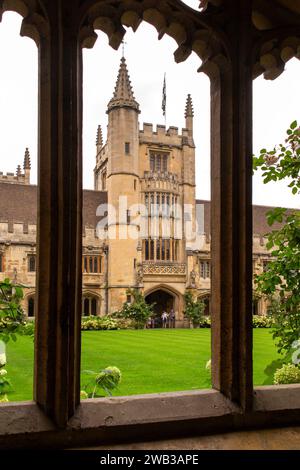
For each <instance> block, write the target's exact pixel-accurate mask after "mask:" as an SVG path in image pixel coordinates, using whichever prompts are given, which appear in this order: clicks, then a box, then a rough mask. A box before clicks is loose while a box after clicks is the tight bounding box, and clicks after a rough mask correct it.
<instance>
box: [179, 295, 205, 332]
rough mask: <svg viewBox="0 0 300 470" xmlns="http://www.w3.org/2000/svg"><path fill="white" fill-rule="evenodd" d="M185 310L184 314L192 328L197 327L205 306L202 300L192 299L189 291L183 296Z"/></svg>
mask: <svg viewBox="0 0 300 470" xmlns="http://www.w3.org/2000/svg"><path fill="white" fill-rule="evenodd" d="M184 301H185V310H184V314H185V315H186V317H187V318H188V319H189V320H190V321H191V322H192V323H193V326H194V328H195V327H197V326H199V325H200V323H201V321H202V319H203V315H204V310H205V304H204V302H203V300H198V299H194V297H193V294H192V293H191V292H190V291H187V292H185V294H184Z"/></svg>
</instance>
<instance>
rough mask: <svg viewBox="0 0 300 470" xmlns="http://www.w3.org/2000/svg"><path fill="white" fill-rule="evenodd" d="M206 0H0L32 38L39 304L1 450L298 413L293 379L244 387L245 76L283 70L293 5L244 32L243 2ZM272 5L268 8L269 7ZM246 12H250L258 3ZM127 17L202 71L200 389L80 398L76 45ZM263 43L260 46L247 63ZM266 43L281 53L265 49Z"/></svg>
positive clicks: (174, 432)
mask: <svg viewBox="0 0 300 470" xmlns="http://www.w3.org/2000/svg"><path fill="white" fill-rule="evenodd" d="M136 3H137V2H136ZM213 3H214V4H213V6H211V4H210V2H209V4H208V9H207V12H204V14H203V15H200V14H199V12H198V13H197V12H193V11H192V10H191V9H190V8H188V7H187V6H185V5H184V4H182V3H181V2H178V1H177V0H168V4H170V5H171V4H172V6H173V7H174V8H170V9H169V10H168V9H165V8H164V7H161V5H160V2H158V3H157V4H155V7H154V8H152V9H150V11H149V8H148V6H147V2H138V6H139V8H138V9H137V11H133V10H129V8H135V6H132V5H134V4H132V5H131V4H130V7H129V6H128V4H127V2H125V0H124V2H123V1H122V0H120V1H119V2H116V6H115V5H111V8H110V9H107V10H105V11H104V12H103V11H102V9H101V8H102V6H103V2H101V1H97V0H94V1H93V0H82V1H80V2H78V3H75V2H70V1H68V0H61V1H60V2H57V3H56V2H55V3H54V2H53V1H52V0H51V1H50V0H39V1H38V2H35V1H32V0H18V2H16V1H15V0H5V1H3V0H0V14H2V11H3V10H4V11H6V10H14V11H17V12H18V13H20V14H21V15H22V16H23V17H24V20H23V23H22V29H21V34H22V35H26V36H28V37H31V38H32V39H34V40H35V41H36V43H37V45H38V46H39V194H38V207H39V210H38V244H37V246H38V265H39V271H38V279H37V294H36V295H37V312H42V313H41V314H40V315H39V314H38V315H37V316H38V318H37V322H36V338H35V345H34V346H35V369H34V399H35V402H27V403H8V404H0V413H1V420H0V445H2V444H3V445H4V446H5V448H14V449H16V448H18V447H19V448H25V447H28V448H29V447H38V446H44V447H46V446H47V447H54V448H57V447H67V446H73V447H74V446H76V445H80V446H84V445H85V444H92V443H96V444H99V442H101V443H103V442H108V441H121V440H138V439H139V440H140V439H143V440H145V439H153V438H154V439H159V438H170V437H172V436H180V435H187V434H190V435H191V434H196V433H197V434H199V433H208V432H210V433H212V432H220V431H224V430H227V431H228V430H233V429H242V428H249V427H252V428H254V427H262V426H266V425H268V426H274V425H277V426H279V425H286V424H296V423H299V421H300V393H299V392H300V386H299V385H287V386H278V387H274V386H272V387H268V386H265V387H255V388H253V383H252V328H251V323H252V318H251V300H252V269H251V267H252V201H251V179H252V164H251V163H252V162H251V155H252V147H251V146H252V122H251V121H252V80H253V77H256V76H258V75H259V74H261V73H265V75H266V77H267V78H271V79H272V78H276V76H278V75H279V74H280V73H281V72H282V70H283V68H284V64H283V59H282V57H283V56H284V57H288V58H291V57H292V56H293V55H295V54H296V51H297V47H298V45H296V48H295V38H296V42H297V40H298V36H299V22H298V23H297V24H295V23H294V22H293V20H294V19H295V21H296V20H297V21H298V20H299V15H297V14H296V13H295V14H293V13H292V12H289V11H288V10H285V13H286V14H285V16H284V17H281V16H280V15H278V18H277V19H278V25H279V26H278V28H277V29H276V31H275V32H274V31H273V30H268V28H266V31H265V30H264V29H263V28H260V29H259V28H258V29H256V30H255V35H253V24H252V13H253V12H252V3H251V2H250V0H238V1H237V2H213ZM119 4H120V5H121V6H122V8H123V9H122V8H121V9H119V7H118V5H119ZM219 5H220V6H219ZM114 8H118V10H115V9H114ZM218 8H221V9H222V11H221V12H220V13H221V15H220V23H218V29H216V27H215V24H216V23H215V21H214V14H215V13H216V14H217V13H218ZM256 8H259V2H258V3H257V6H256ZM58 10H59V11H58ZM272 10H273V14H274V15H276V14H277V13H278V10H277V8H276V5H275V3H274V8H273V9H272ZM105 14H106V15H111V17H109V18H107V17H105ZM125 14H126V15H125ZM103 15H104V16H103ZM120 15H123V16H120ZM124 15H125V16H124ZM66 17H68V18H69V21H68V22H67V23H66V22H64V21H62V18H66ZM254 17H255V21H256V22H259V21H263V18H262V17H263V15H261V16H259V11H258V16H257V15H256V12H254ZM223 19H225V25H224V24H223V23H222V21H223ZM140 20H146V21H148V22H149V23H151V24H153V25H154V26H155V27H156V28H157V29H158V31H163V30H164V29H165V30H166V31H167V32H171V34H173V36H174V37H175V40H176V41H177V43H178V45H179V46H178V49H177V50H176V51H175V59H176V61H178V62H179V61H182V60H185V59H186V57H187V56H188V55H189V53H190V52H191V51H192V50H194V51H195V52H196V53H197V54H198V56H199V57H200V58H201V59H202V65H201V67H200V69H199V70H200V71H202V72H205V73H206V74H207V75H208V76H209V77H210V80H211V104H212V106H211V110H212V115H211V124H212V125H211V150H212V152H211V154H212V164H211V167H212V172H211V173H212V205H211V207H212V268H213V269H212V307H211V308H212V384H213V389H212V390H199V391H192V392H190V391H187V392H176V393H164V394H153V395H149V396H132V397H126V400H124V398H122V397H120V398H118V397H116V398H110V399H105V398H102V399H95V400H85V401H83V402H82V403H80V399H79V394H80V320H81V289H82V282H81V281H82V269H81V263H82V223H81V222H82V220H81V212H82V211H81V209H82V187H81V181H82V175H81V166H82V165H81V164H82V155H81V139H82V54H81V47H92V46H93V45H94V43H95V40H96V34H95V32H94V28H96V27H97V28H100V29H102V30H105V32H106V33H107V35H108V36H109V43H110V45H111V46H112V47H115V48H118V47H119V45H120V42H121V40H122V38H123V36H124V33H125V30H124V28H123V26H122V22H123V23H124V24H128V25H129V26H131V27H132V28H136V27H137V26H138V24H139V22H140ZM108 24H109V25H110V26H109V27H108V26H107V25H108ZM70 25H72V26H73V28H72V27H70ZM51 27H52V28H54V30H55V34H51ZM76 28H77V29H76ZM280 28H281V29H280ZM168 29H169V31H168ZM76 31H78V34H77V33H76ZM212 31H213V33H214V34H212ZM232 31H234V34H232ZM272 35H274V36H272ZM273 37H275V38H276V44H275V45H274V46H272V38H273ZM289 38H292V40H291V41H289ZM265 44H268V49H267V50H268V54H267V56H266V55H264V56H262V60H260V59H261V55H262V54H263V53H264V52H263V51H265V50H266V48H264V47H263V46H264V45H265ZM272 47H273V49H272ZM279 48H280V51H281V50H282V51H284V53H286V54H282V55H280V54H278V50H279ZM284 48H287V49H288V51H286V49H284ZM291 51H292V52H291ZM62 103H63V105H62ZM58 155H59V164H58V158H57V156H58ZM49 195H51V197H49ZM233 247H234V248H233Z"/></svg>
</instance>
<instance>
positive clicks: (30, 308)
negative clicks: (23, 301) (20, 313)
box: [28, 297, 34, 318]
mask: <svg viewBox="0 0 300 470" xmlns="http://www.w3.org/2000/svg"><path fill="white" fill-rule="evenodd" d="M28 317H31V318H32V317H34V297H29V299H28Z"/></svg>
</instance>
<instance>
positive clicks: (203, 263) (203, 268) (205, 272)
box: [199, 258, 211, 279]
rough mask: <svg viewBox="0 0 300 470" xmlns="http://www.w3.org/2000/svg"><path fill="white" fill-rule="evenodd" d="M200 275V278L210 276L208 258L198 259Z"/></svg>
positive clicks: (208, 277)
mask: <svg viewBox="0 0 300 470" xmlns="http://www.w3.org/2000/svg"><path fill="white" fill-rule="evenodd" d="M199 271H200V277H201V279H210V278H211V262H210V259H207V258H205V259H200V269H199Z"/></svg>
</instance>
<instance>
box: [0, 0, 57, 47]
mask: <svg viewBox="0 0 300 470" xmlns="http://www.w3.org/2000/svg"><path fill="white" fill-rule="evenodd" d="M6 11H14V12H15V13H18V14H19V15H21V16H22V18H23V21H22V26H21V31H20V35H21V36H26V37H28V38H30V39H32V40H33V41H34V42H35V44H36V45H37V46H39V44H40V40H41V37H46V36H48V35H49V30H50V28H49V22H48V19H47V14H46V8H45V5H44V4H43V2H42V0H5V1H4V0H0V22H1V20H2V15H3V13H4V12H6Z"/></svg>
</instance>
